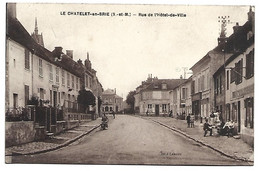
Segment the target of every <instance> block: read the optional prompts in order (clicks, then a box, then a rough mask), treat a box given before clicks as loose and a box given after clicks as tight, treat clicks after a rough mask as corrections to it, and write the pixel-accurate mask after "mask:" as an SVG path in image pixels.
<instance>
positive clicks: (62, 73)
mask: <svg viewBox="0 0 260 171" xmlns="http://www.w3.org/2000/svg"><path fill="white" fill-rule="evenodd" d="M61 83H62V85H63V86H65V72H64V70H61Z"/></svg>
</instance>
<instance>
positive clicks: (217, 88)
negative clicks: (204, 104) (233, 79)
mask: <svg viewBox="0 0 260 171" xmlns="http://www.w3.org/2000/svg"><path fill="white" fill-rule="evenodd" d="M218 82H219V80H218V77H217V78H216V82H215V83H216V94H218V90H219V87H218V85H219V84H218Z"/></svg>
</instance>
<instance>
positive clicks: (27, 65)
mask: <svg viewBox="0 0 260 171" xmlns="http://www.w3.org/2000/svg"><path fill="white" fill-rule="evenodd" d="M29 55H30V54H29V50H27V49H25V51H24V60H25V61H24V62H25V69H30V56H29Z"/></svg>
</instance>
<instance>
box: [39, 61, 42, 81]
mask: <svg viewBox="0 0 260 171" xmlns="http://www.w3.org/2000/svg"><path fill="white" fill-rule="evenodd" d="M39 76H40V77H43V69H42V60H41V59H39Z"/></svg>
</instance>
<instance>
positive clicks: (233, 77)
mask: <svg viewBox="0 0 260 171" xmlns="http://www.w3.org/2000/svg"><path fill="white" fill-rule="evenodd" d="M230 73H231V78H230V84H231V83H233V82H234V81H235V80H236V72H235V68H231V70H230Z"/></svg>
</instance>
